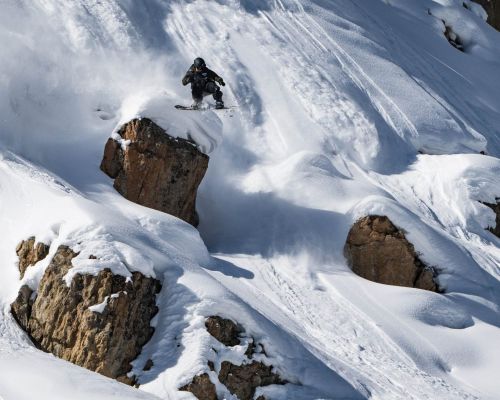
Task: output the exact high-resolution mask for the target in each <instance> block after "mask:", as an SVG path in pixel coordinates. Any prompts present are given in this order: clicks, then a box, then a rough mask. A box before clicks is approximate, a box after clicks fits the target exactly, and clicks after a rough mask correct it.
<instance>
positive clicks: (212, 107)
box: [175, 104, 236, 111]
mask: <svg viewBox="0 0 500 400" xmlns="http://www.w3.org/2000/svg"><path fill="white" fill-rule="evenodd" d="M175 108H177V109H178V110H185V111H206V110H216V111H217V110H232V109H234V108H236V106H229V107H226V106H224V107H222V108H215V106H209V107H193V106H183V105H180V104H176V105H175Z"/></svg>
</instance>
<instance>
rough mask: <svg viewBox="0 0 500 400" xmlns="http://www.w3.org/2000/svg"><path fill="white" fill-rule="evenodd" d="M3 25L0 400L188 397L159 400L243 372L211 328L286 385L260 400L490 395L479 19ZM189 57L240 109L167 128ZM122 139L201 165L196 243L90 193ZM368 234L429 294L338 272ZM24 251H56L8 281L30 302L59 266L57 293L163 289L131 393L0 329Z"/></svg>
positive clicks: (497, 316) (198, 7)
mask: <svg viewBox="0 0 500 400" xmlns="http://www.w3.org/2000/svg"><path fill="white" fill-rule="evenodd" d="M0 3H1V10H2V12H1V13H0V43H1V46H0V56H1V58H2V63H1V65H0V192H1V195H0V221H1V222H2V229H3V235H2V240H1V241H0V268H1V271H2V279H1V280H0V304H1V306H2V313H1V314H0V397H1V398H4V399H5V400H11V399H15V400H18V399H24V398H29V399H33V398H39V399H46V398H47V399H49V398H50V399H51V400H52V399H67V398H68V396H70V397H71V398H75V399H76V398H85V399H100V398H103V399H104V398H106V399H108V398H114V397H113V396H115V397H116V398H131V399H132V398H140V399H146V398H147V399H153V398H157V397H156V396H158V397H159V398H163V399H165V398H168V399H170V398H172V399H176V398H179V399H192V398H193V397H192V396H191V395H190V394H188V393H185V392H178V391H177V388H178V387H180V386H182V385H184V384H186V383H188V382H189V381H190V379H191V377H192V376H193V375H195V374H197V373H201V372H207V373H209V374H210V376H212V377H214V373H213V372H211V371H210V370H209V369H208V367H207V365H206V360H207V358H208V359H210V360H212V361H214V363H215V364H216V365H218V364H217V363H219V362H220V361H221V360H222V357H225V359H231V360H233V361H238V362H239V361H241V360H242V352H243V348H241V347H236V348H234V349H230V350H225V349H223V348H222V347H221V346H220V344H218V343H217V341H215V339H213V338H212V337H211V336H210V335H209V334H208V333H207V332H206V330H205V328H204V318H205V317H206V316H208V315H212V314H218V315H221V316H224V317H228V318H233V319H234V320H236V321H238V322H240V323H241V324H242V325H243V326H244V327H245V329H246V331H247V332H248V333H249V334H250V335H252V336H253V337H255V338H256V339H257V340H258V341H259V342H261V343H263V344H264V346H265V348H266V352H267V353H268V355H269V359H270V360H271V362H272V363H273V365H274V366H275V367H276V368H277V370H278V371H279V372H280V373H281V374H282V376H283V377H284V378H286V379H287V380H288V381H289V382H290V383H289V384H287V385H284V386H283V387H267V388H261V389H259V391H258V394H263V395H265V396H266V397H267V398H269V399H304V400H305V399H319V398H324V399H330V398H367V397H371V398H374V399H384V400H385V399H426V398H427V399H435V398H439V399H467V398H481V399H494V398H495V397H496V396H498V393H499V392H500V386H499V382H498V379H497V376H496V375H497V374H498V373H497V372H498V371H499V370H500V361H499V359H498V357H497V356H496V352H495V350H496V349H497V348H500V331H499V326H500V312H499V305H500V285H499V282H498V277H499V274H500V270H499V265H500V250H499V246H500V239H498V238H497V237H495V236H494V235H493V234H492V233H490V232H489V231H487V230H486V228H487V227H489V226H492V225H494V223H495V215H494V213H493V211H492V210H491V209H490V208H488V207H487V206H486V205H484V204H483V203H494V202H495V201H496V198H497V197H500V189H498V188H499V187H500V161H499V159H498V158H499V157H500V141H499V137H500V135H499V133H500V132H499V126H500V98H499V96H498V93H500V79H498V77H499V76H500V61H499V60H500V40H499V39H500V34H499V33H498V32H496V31H494V30H493V28H491V27H490V26H489V25H487V24H486V22H485V14H484V10H482V8H481V7H480V6H478V5H477V4H475V3H472V2H470V1H468V0H466V1H458V0H420V1H418V2H416V1H414V0H370V1H366V0H338V1H323V0H279V1H274V2H265V1H250V0H239V1H234V0H220V1H217V2H214V1H208V0H195V1H189V2H185V1H182V0H171V1H167V0H164V1H160V0H147V1H122V0H109V1H105V2H100V1H94V0H79V1H73V2H61V1H56V0H43V1H42V0H0ZM464 3H465V4H466V5H467V7H468V8H465V7H464V6H463V4H464ZM445 26H448V27H450V28H451V29H452V30H453V32H454V33H455V34H456V35H458V37H459V38H460V40H461V41H462V43H463V44H464V50H465V52H460V51H458V50H457V49H455V48H453V47H452V46H451V45H450V44H449V43H448V41H447V39H446V38H445V36H444V34H443V32H444V30H445ZM196 56H202V57H204V58H205V60H206V61H207V63H208V66H209V67H210V68H212V69H214V70H215V71H216V72H218V73H219V74H220V75H221V76H222V77H223V78H224V80H225V81H226V83H227V85H226V86H225V87H224V88H222V90H223V92H224V100H225V102H226V104H227V105H234V106H237V108H236V109H235V110H231V111H227V110H222V111H212V110H206V111H202V112H192V111H178V110H175V109H174V107H173V106H174V105H175V104H189V103H190V102H191V98H190V93H189V88H187V87H183V86H182V85H181V84H180V79H181V78H182V76H183V74H184V73H185V71H186V69H187V68H188V67H189V65H190V64H191V62H192V59H193V58H194V57H196ZM207 101H208V102H211V101H212V100H211V99H209V98H207ZM141 117H145V118H151V119H153V120H154V121H155V122H156V123H158V124H159V125H160V126H162V127H163V128H164V129H165V130H166V131H167V132H168V133H169V134H171V135H173V136H177V137H183V138H187V139H191V140H194V141H195V142H196V143H197V144H198V145H199V147H200V149H201V150H202V151H204V152H206V153H210V163H209V169H208V172H207V175H206V177H205V180H204V181H203V183H202V185H201V187H200V190H199V196H198V205H197V206H198V212H199V215H200V220H201V223H200V226H199V232H200V233H198V232H197V231H196V230H195V229H194V228H193V227H191V226H190V225H188V224H186V223H184V222H182V221H180V220H178V219H176V218H174V217H172V216H169V215H166V214H163V213H160V212H157V211H154V210H150V209H147V208H144V207H141V206H138V205H136V204H133V203H130V202H128V201H127V200H125V199H123V198H122V197H121V196H120V195H119V194H117V193H116V192H115V191H114V189H113V188H112V182H111V180H110V179H109V178H108V177H106V176H105V175H104V174H103V173H101V172H100V171H99V163H100V160H101V157H102V152H103V148H104V144H105V142H106V140H107V138H108V137H109V136H110V135H113V133H116V131H117V129H119V128H120V127H121V126H122V125H123V123H126V122H127V121H129V120H131V119H133V118H141ZM124 145H126V143H124ZM481 151H482V152H485V153H486V154H487V155H481V154H479V153H480V152H481ZM368 213H373V214H384V215H388V216H389V217H390V218H391V220H392V221H393V222H394V223H395V224H396V225H397V226H399V227H401V228H403V229H404V230H405V231H406V233H407V237H408V239H409V240H410V241H411V242H412V243H413V244H414V245H415V248H416V250H417V251H418V252H419V253H420V255H421V258H422V259H423V260H424V261H426V262H427V263H428V264H430V265H432V266H434V267H435V268H436V269H437V270H438V271H439V273H440V274H439V283H440V285H441V286H442V287H443V288H444V289H445V290H446V293H445V294H436V293H428V292H423V291H419V290H415V289H408V288H399V287H389V286H384V285H378V284H376V283H373V282H368V281H366V280H363V279H361V278H359V277H357V276H355V275H354V274H353V273H352V272H351V271H350V270H349V268H348V266H347V265H346V261H345V259H344V256H343V246H344V243H345V238H346V236H347V232H348V230H349V228H350V226H351V225H352V223H353V222H354V221H356V219H357V218H359V217H361V216H363V215H366V214H368ZM30 236H36V239H37V240H38V241H43V242H44V243H47V244H50V246H51V247H50V255H49V257H47V259H45V260H43V261H41V262H39V263H37V265H35V266H34V267H30V268H29V269H28V270H27V272H26V275H25V277H24V278H23V282H22V283H26V284H29V285H30V286H31V287H33V288H36V287H37V284H38V282H39V280H40V279H41V277H42V275H43V272H44V270H45V268H46V267H47V265H48V263H49V261H50V257H51V255H53V254H54V253H55V251H56V250H57V247H58V246H59V245H62V244H65V245H69V246H70V247H72V248H73V249H74V250H75V251H77V252H79V255H78V256H77V257H76V258H75V259H74V262H73V264H74V267H73V268H72V269H71V270H70V272H69V273H68V275H67V276H66V281H67V282H69V281H70V279H71V278H72V276H73V275H74V274H75V273H78V272H79V273H97V272H98V271H99V270H101V269H102V268H110V269H111V270H112V271H113V272H114V273H118V274H121V275H123V276H130V274H131V272H132V271H141V272H143V273H145V274H146V275H148V276H155V277H157V278H159V279H163V280H164V285H163V289H162V292H161V293H160V294H159V297H158V305H159V308H160V312H159V314H158V315H157V316H156V317H155V319H154V320H153V321H152V324H153V325H154V326H155V328H156V330H155V334H154V336H153V337H152V339H151V341H150V342H149V343H148V344H147V345H146V346H145V347H144V349H143V352H142V354H141V355H140V356H139V357H138V359H137V360H135V361H134V363H133V364H134V370H133V372H134V373H136V374H137V376H138V377H139V381H140V383H141V390H133V389H130V388H127V387H125V386H123V385H120V384H118V383H116V382H113V381H111V380H108V379H106V378H103V377H101V376H99V375H96V374H93V373H90V372H88V371H85V370H82V369H81V368H78V367H75V366H72V365H69V364H68V363H66V362H64V361H61V360H57V359H55V358H54V357H52V356H50V355H46V354H44V353H41V352H39V351H37V350H35V349H34V348H33V346H32V345H31V344H30V342H29V340H28V339H27V337H26V336H25V335H24V334H22V333H21V332H20V330H19V329H18V328H17V326H16V324H15V323H14V321H13V319H12V317H11V316H10V313H9V304H10V303H11V302H12V300H13V299H14V298H15V296H16V295H17V291H18V288H19V287H20V285H21V282H19V277H18V271H17V267H16V265H17V264H16V262H17V259H16V254H15V247H16V244H17V243H18V242H19V241H21V240H23V239H26V238H28V237H30ZM90 256H93V257H92V258H90ZM104 306H105V304H101V305H95V306H93V307H94V308H95V310H96V311H99V310H101V309H102V308H103V307H104ZM214 348H215V349H216V350H218V353H215V352H214V350H212V349H214ZM148 359H152V360H153V362H154V367H153V368H152V369H151V370H150V371H143V370H142V369H143V366H144V364H145V363H146V361H147V360H148ZM299 383H300V385H299ZM218 391H219V395H220V396H221V397H223V396H225V398H227V399H231V398H234V396H231V395H230V394H229V393H227V392H226V391H225V389H224V388H223V387H222V386H219V387H218ZM147 392H149V393H147ZM68 393H70V394H68Z"/></svg>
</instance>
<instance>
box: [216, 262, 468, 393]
mask: <svg viewBox="0 0 500 400" xmlns="http://www.w3.org/2000/svg"><path fill="white" fill-rule="evenodd" d="M217 256H218V257H220V258H222V259H226V260H228V261H231V262H232V263H234V264H235V265H239V266H241V267H242V268H248V269H250V270H251V271H252V272H254V273H256V274H257V275H258V278H256V281H257V282H259V284H263V285H266V286H267V287H266V288H265V290H262V289H260V288H256V287H255V286H253V285H251V283H250V282H249V281H245V283H246V284H248V285H249V286H251V288H250V290H249V291H243V293H245V294H247V295H248V296H251V297H254V298H248V297H246V296H242V294H241V292H242V291H241V287H240V286H239V285H241V283H239V285H236V286H233V285H231V283H234V282H231V281H230V280H227V279H224V278H223V277H222V276H220V274H212V275H213V276H218V278H219V279H220V280H221V281H222V282H223V283H226V286H227V287H228V288H229V289H230V290H232V291H233V292H234V293H235V294H238V295H240V296H242V297H243V298H244V300H245V301H247V302H248V303H250V304H261V305H262V307H261V308H259V309H258V310H259V311H260V312H261V313H263V314H264V315H266V316H267V317H268V318H271V319H272V315H273V310H270V309H269V307H268V304H269V303H271V304H273V305H274V307H276V308H278V309H279V310H281V312H282V313H284V314H285V316H286V317H285V318H290V319H291V320H292V321H293V322H294V324H293V325H292V326H293V327H294V329H293V331H292V333H293V334H294V335H297V336H299V337H302V338H304V339H305V338H307V339H305V340H306V342H307V344H308V346H310V348H311V350H312V352H313V353H314V354H316V355H317V356H318V357H319V358H321V359H322V361H323V362H325V364H326V365H328V366H329V367H330V368H332V369H334V370H336V371H340V373H341V375H343V376H344V378H347V380H348V381H349V382H351V383H354V382H355V383H357V387H358V388H359V389H360V390H363V389H366V388H367V387H368V388H369V392H370V393H371V396H372V397H371V398H375V399H376V398H380V399H402V398H405V399H433V398H454V399H476V398H477V397H476V396H474V395H472V394H470V393H467V392H464V391H462V390H460V389H458V388H456V387H454V386H453V385H450V384H449V383H447V382H445V381H444V380H443V379H440V378H438V377H435V376H431V375H428V374H427V373H425V372H423V371H421V370H420V369H418V367H417V366H416V365H415V364H414V362H413V361H412V360H411V359H410V358H408V357H406V356H405V355H404V354H403V353H402V352H401V349H400V348H399V347H398V346H397V345H395V344H394V343H393V341H392V340H391V339H390V338H389V337H387V335H385V334H384V332H383V331H382V330H381V329H378V328H377V326H375V325H374V324H373V322H370V321H369V318H368V317H367V316H366V315H363V314H362V313H361V312H360V311H359V310H357V309H356V308H355V307H353V306H352V305H351V304H350V303H349V302H348V301H346V300H345V299H344V298H343V296H341V295H340V294H339V293H338V292H337V291H336V290H335V289H334V288H328V289H325V288H324V287H323V288H322V289H321V290H318V289H314V288H306V287H303V286H299V285H297V284H296V283H295V282H294V280H293V279H290V278H289V277H287V276H286V275H285V274H284V273H281V272H279V270H278V268H277V267H275V266H274V265H273V263H272V262H270V261H268V260H259V259H256V258H249V259H245V258H243V259H241V257H237V258H235V257H230V256H225V255H222V254H220V255H217ZM269 293H272V294H273V297H270V296H269ZM263 298H265V299H266V301H264V300H263ZM257 299H259V300H258V301H256V300H257ZM276 322H277V323H278V322H279V321H276ZM304 339H303V340H304ZM403 382H404V384H403Z"/></svg>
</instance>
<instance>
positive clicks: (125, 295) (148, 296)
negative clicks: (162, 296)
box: [12, 246, 161, 384]
mask: <svg viewBox="0 0 500 400" xmlns="http://www.w3.org/2000/svg"><path fill="white" fill-rule="evenodd" d="M75 257H76V253H74V252H73V251H72V250H71V249H70V248H68V247H66V246H60V247H59V248H58V249H57V251H56V253H55V254H54V256H53V258H52V260H51V262H50V264H49V266H48V267H47V269H46V270H45V273H44V275H43V277H42V279H41V281H40V285H39V287H37V288H35V292H33V290H31V289H30V288H28V286H26V285H24V286H22V288H21V290H20V293H19V295H18V297H17V299H16V301H15V302H14V303H13V304H12V312H13V314H14V316H15V318H16V320H17V321H18V323H19V324H20V325H21V327H22V328H23V329H24V330H25V331H26V332H27V333H28V334H29V336H30V338H31V339H32V340H33V342H34V344H35V345H36V346H37V347H38V348H40V349H42V350H44V351H47V352H51V353H53V354H54V355H55V356H57V357H60V358H62V359H64V360H67V361H70V362H72V363H74V364H76V365H79V366H82V367H85V368H87V369H90V370H91V371H95V372H99V373H100V374H103V375H105V376H108V377H110V378H115V379H117V380H119V381H121V382H124V383H128V384H133V383H135V377H134V376H133V374H130V373H129V372H130V370H131V369H132V366H131V365H130V363H131V362H132V361H134V360H135V359H136V357H137V356H138V355H139V353H140V352H141V349H142V347H143V346H144V344H146V343H147V342H148V340H149V339H150V338H151V336H152V334H153V332H154V329H153V328H152V327H151V326H150V321H151V319H152V318H153V317H154V315H155V314H156V313H157V312H158V308H157V306H156V304H155V303H156V294H157V293H158V292H159V290H160V288H161V285H160V282H159V281H157V280H156V279H154V278H148V277H145V276H144V275H143V274H141V273H140V272H134V273H133V275H132V277H131V278H130V279H126V278H125V277H123V276H120V275H113V273H111V271H110V270H109V269H104V270H102V271H100V272H99V274H97V275H96V276H94V275H90V274H83V275H82V274H76V275H75V276H74V277H73V279H72V280H71V282H70V284H69V286H68V285H67V284H66V282H65V280H64V279H63V278H64V277H65V275H66V274H67V272H68V270H70V269H71V268H72V267H73V266H72V260H73V259H74V258H75ZM33 295H34V296H33Z"/></svg>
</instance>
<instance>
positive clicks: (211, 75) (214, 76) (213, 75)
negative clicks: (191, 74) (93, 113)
mask: <svg viewBox="0 0 500 400" xmlns="http://www.w3.org/2000/svg"><path fill="white" fill-rule="evenodd" d="M207 70H208V76H209V78H210V79H212V80H214V81H215V82H217V83H218V84H220V85H222V86H226V84H225V82H224V79H222V78H221V77H220V76H219V75H217V74H216V73H215V72H214V71H212V70H211V69H208V68H207Z"/></svg>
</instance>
